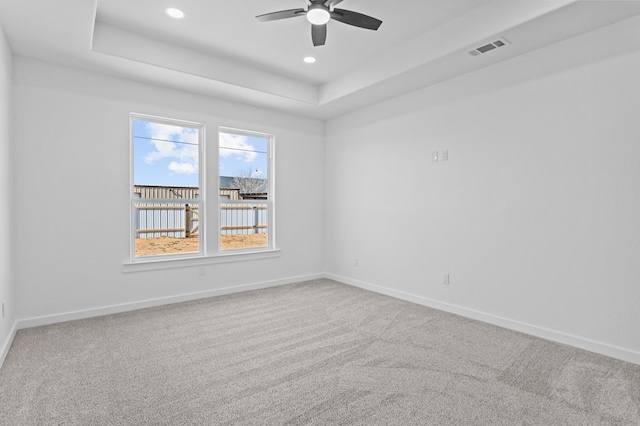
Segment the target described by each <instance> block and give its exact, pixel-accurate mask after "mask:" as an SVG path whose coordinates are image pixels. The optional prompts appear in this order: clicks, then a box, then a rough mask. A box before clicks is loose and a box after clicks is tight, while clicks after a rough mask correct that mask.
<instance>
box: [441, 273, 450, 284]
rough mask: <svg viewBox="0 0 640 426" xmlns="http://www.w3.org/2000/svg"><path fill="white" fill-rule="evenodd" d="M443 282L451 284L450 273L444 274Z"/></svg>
mask: <svg viewBox="0 0 640 426" xmlns="http://www.w3.org/2000/svg"><path fill="white" fill-rule="evenodd" d="M442 284H444V285H449V274H442Z"/></svg>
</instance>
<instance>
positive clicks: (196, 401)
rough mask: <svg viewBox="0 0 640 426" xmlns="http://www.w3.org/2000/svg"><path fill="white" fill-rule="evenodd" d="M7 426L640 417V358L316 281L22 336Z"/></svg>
mask: <svg viewBox="0 0 640 426" xmlns="http://www.w3.org/2000/svg"><path fill="white" fill-rule="evenodd" d="M0 424H2V425H49V424H55V425H58V424H59V425H194V424H198V425H333V424H339V425H369V426H370V425H556V424H558V425H560V424H562V425H600V424H604V425H617V424H620V425H638V424H640V366H638V365H634V364H629V363H625V362H622V361H617V360H614V359H611V358H607V357H604V356H600V355H596V354H593V353H589V352H585V351H582V350H579V349H575V348H572V347H568V346H564V345H560V344H556V343H551V342H548V341H545V340H542V339H538V338H535V337H531V336H527V335H524V334H520V333H517V332H513V331H509V330H505V329H501V328H498V327H495V326H492V325H488V324H485V323H482V322H478V321H473V320H469V319H465V318H463V317H459V316H455V315H451V314H448V313H444V312H440V311H437V310H433V309H429V308H426V307H423V306H418V305H414V304H411V303H408V302H404V301H400V300H396V299H393V298H390V297H386V296H382V295H379V294H375V293H371V292H367V291H365V290H361V289H357V288H353V287H349V286H345V285H342V284H338V283H336V282H333V281H329V280H317V281H310V282H304V283H299V284H294V285H288V286H282V287H276V288H271V289H265V290H259V291H252V292H247V293H240V294H234V295H229V296H223V297H216V298H210V299H204V300H199V301H194V302H188V303H181V304H175V305H169V306H163V307H159V308H152V309H145V310H140V311H136V312H130V313H124V314H117V315H110V316H105V317H100V318H92V319H87V320H82V321H74V322H68V323H62V324H56V325H51V326H45V327H37V328H31V329H25V330H20V331H19V332H18V333H17V335H16V338H15V340H14V342H13V345H12V347H11V350H10V351H9V355H8V356H7V359H6V361H5V364H4V366H3V367H2V369H1V370H0Z"/></svg>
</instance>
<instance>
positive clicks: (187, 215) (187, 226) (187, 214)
mask: <svg viewBox="0 0 640 426" xmlns="http://www.w3.org/2000/svg"><path fill="white" fill-rule="evenodd" d="M190 236H191V207H189V204H185V205H184V237H185V238H189V237H190Z"/></svg>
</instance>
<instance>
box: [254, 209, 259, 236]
mask: <svg viewBox="0 0 640 426" xmlns="http://www.w3.org/2000/svg"><path fill="white" fill-rule="evenodd" d="M259 224H260V213H259V211H258V206H253V233H254V234H257V233H259V232H260V230H259V229H258V225H259Z"/></svg>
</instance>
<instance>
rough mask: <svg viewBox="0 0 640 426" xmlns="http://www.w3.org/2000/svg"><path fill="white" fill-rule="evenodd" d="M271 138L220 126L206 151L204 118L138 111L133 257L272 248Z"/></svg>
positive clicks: (133, 158)
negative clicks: (193, 119) (212, 146)
mask: <svg viewBox="0 0 640 426" xmlns="http://www.w3.org/2000/svg"><path fill="white" fill-rule="evenodd" d="M273 139H274V138H273V136H272V135H268V134H264V133H256V132H250V131H243V130H236V129H230V128H219V132H218V150H215V149H214V150H211V152H210V153H209V154H208V157H205V145H206V143H207V142H206V141H205V127H204V125H203V124H199V123H193V122H188V121H181V120H173V119H167V118H160V117H152V116H147V115H141V114H132V115H131V191H130V198H131V261H132V262H135V261H139V260H147V261H148V260H155V259H162V260H171V259H180V258H194V257H211V256H216V257H217V255H222V254H224V255H230V254H231V255H234V256H233V257H236V256H235V255H236V254H242V255H243V256H244V253H250V252H257V253H254V254H247V256H249V257H248V258H253V257H255V256H261V257H264V256H265V255H269V253H264V252H265V250H267V251H269V252H270V253H272V252H274V250H273V248H274V246H275V233H274V207H273V156H272V152H273ZM212 142H213V141H209V142H208V143H209V144H211V143H212ZM213 143H215V142H213ZM205 176H210V177H209V178H207V179H205ZM207 180H208V181H209V182H208V186H207V188H208V189H207V188H205V184H206V183H207V182H206V181H207ZM211 180H215V181H216V182H215V183H214V182H212V181H211ZM207 191H209V193H207ZM206 200H210V201H209V205H208V206H207V202H206ZM207 223H208V224H211V225H210V226H209V227H207V226H206V224H207ZM216 223H217V224H218V226H214V225H213V224H216ZM206 230H209V231H210V232H209V233H208V234H207V233H205V231H206ZM261 252H263V253H261ZM202 261H203V262H204V261H207V260H206V259H203V260H202ZM211 261H213V260H211V259H209V261H208V262H211ZM217 261H224V259H223V258H222V257H220V258H219V259H218V260H217ZM217 261H216V262H217ZM190 262H192V261H190ZM163 263H164V262H163Z"/></svg>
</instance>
